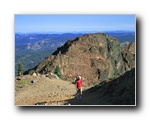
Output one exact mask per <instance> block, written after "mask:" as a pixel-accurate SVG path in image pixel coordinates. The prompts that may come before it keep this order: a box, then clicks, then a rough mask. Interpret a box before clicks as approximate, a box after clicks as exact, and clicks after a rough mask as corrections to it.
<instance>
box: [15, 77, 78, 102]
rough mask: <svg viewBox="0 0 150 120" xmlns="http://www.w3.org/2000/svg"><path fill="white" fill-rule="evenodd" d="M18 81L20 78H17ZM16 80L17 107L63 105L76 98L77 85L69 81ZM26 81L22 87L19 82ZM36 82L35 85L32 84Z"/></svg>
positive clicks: (39, 78)
mask: <svg viewBox="0 0 150 120" xmlns="http://www.w3.org/2000/svg"><path fill="white" fill-rule="evenodd" d="M16 79H18V78H16ZM20 79H21V80H16V87H15V89H16V90H15V105H34V104H36V103H37V104H47V105H61V104H65V100H67V99H71V98H74V97H75V93H76V89H75V85H74V84H72V83H71V82H68V81H63V80H58V79H49V78H47V77H46V78H42V77H36V78H35V77H33V76H29V75H26V76H22V77H21V78H20ZM21 81H26V82H25V84H23V85H20V84H19V82H21ZM31 81H34V82H35V83H31Z"/></svg>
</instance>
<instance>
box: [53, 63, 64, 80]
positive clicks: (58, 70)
mask: <svg viewBox="0 0 150 120" xmlns="http://www.w3.org/2000/svg"><path fill="white" fill-rule="evenodd" d="M54 74H56V75H57V76H58V77H59V78H60V79H62V74H61V71H60V67H59V66H58V65H57V66H56V68H55V70H54Z"/></svg>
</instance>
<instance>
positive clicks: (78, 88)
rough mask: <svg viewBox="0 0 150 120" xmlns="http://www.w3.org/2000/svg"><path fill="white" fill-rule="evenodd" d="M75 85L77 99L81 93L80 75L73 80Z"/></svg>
mask: <svg viewBox="0 0 150 120" xmlns="http://www.w3.org/2000/svg"><path fill="white" fill-rule="evenodd" d="M75 85H76V89H77V93H76V96H77V99H81V98H82V97H81V95H82V78H81V76H78V77H76V81H75Z"/></svg>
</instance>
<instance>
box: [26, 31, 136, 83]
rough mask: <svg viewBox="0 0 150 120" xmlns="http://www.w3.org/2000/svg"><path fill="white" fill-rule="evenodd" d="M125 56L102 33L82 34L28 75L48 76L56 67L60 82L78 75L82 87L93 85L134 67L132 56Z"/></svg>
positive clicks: (116, 43)
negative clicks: (61, 78)
mask: <svg viewBox="0 0 150 120" xmlns="http://www.w3.org/2000/svg"><path fill="white" fill-rule="evenodd" d="M126 56H127V59H126ZM126 56H124V54H123V53H122V49H121V48H120V42H119V40H117V39H115V38H113V37H110V36H108V35H107V34H104V33H95V34H85V35H83V36H78V37H76V38H75V39H74V40H68V41H67V42H66V43H65V44H64V45H63V46H61V47H59V48H58V49H57V50H56V51H55V52H54V53H53V54H52V55H51V56H49V57H47V58H46V59H44V60H43V61H42V62H41V63H40V64H39V65H37V66H36V67H35V68H34V69H32V70H30V71H29V73H32V72H39V73H42V74H49V73H50V72H54V69H55V67H56V66H59V67H60V70H61V73H62V75H63V79H67V80H69V81H73V80H74V78H75V77H76V76H77V75H81V76H82V78H83V81H84V82H83V83H84V84H85V85H87V84H94V83H96V82H102V81H105V80H109V79H111V78H116V77H118V76H120V75H122V74H123V73H125V72H126V71H128V70H131V69H132V68H134V59H133V57H134V55H132V53H130V51H127V52H126ZM128 61H130V62H128Z"/></svg>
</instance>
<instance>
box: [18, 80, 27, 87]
mask: <svg viewBox="0 0 150 120" xmlns="http://www.w3.org/2000/svg"><path fill="white" fill-rule="evenodd" d="M26 84H27V80H21V81H19V82H18V84H17V85H16V86H17V87H19V88H23V87H24V86H25V85H26Z"/></svg>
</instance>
